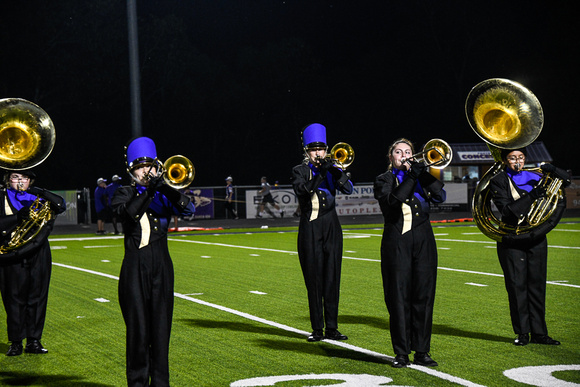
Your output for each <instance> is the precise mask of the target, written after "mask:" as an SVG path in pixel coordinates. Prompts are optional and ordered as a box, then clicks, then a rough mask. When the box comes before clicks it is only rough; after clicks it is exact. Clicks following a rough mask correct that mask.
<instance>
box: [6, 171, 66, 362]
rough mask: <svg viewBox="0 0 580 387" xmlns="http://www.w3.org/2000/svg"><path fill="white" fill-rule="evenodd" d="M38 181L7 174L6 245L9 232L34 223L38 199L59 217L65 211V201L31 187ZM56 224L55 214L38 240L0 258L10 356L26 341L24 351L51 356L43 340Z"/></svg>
mask: <svg viewBox="0 0 580 387" xmlns="http://www.w3.org/2000/svg"><path fill="white" fill-rule="evenodd" d="M35 178H36V174H35V173H34V172H32V171H31V170H8V171H7V172H6V174H5V175H4V183H5V184H6V188H3V189H2V190H0V229H1V233H2V235H1V237H2V239H3V241H2V242H3V246H2V247H5V246H6V243H8V242H10V241H12V239H11V238H12V236H11V234H12V233H13V232H14V231H15V230H16V229H17V228H18V227H19V226H20V225H22V224H25V223H26V222H27V220H29V219H30V213H31V211H35V209H33V208H31V206H33V205H34V204H35V203H36V200H37V199H38V198H40V200H41V202H42V203H46V202H49V203H50V210H51V211H52V212H54V213H56V214H60V213H62V212H64V211H65V209H66V204H65V201H64V199H63V198H62V197H60V196H59V195H56V194H54V193H52V192H50V191H47V190H45V189H42V188H39V187H33V186H32V184H33V182H34V179H35ZM54 221H55V217H54V216H52V215H51V216H50V220H48V223H47V224H46V225H44V226H43V227H42V228H41V229H40V230H39V231H38V234H37V235H36V236H35V237H34V239H32V240H30V241H29V242H27V243H26V244H22V245H20V246H14V248H15V249H14V250H10V251H7V252H6V253H5V254H4V255H0V260H1V261H0V291H1V292H2V301H3V303H4V308H5V309H6V317H7V318H6V321H7V327H8V340H9V341H10V342H11V344H10V347H9V348H8V352H6V355H7V356H18V355H21V354H22V351H23V347H22V342H23V341H24V339H26V347H24V352H26V353H32V354H46V353H47V352H48V350H47V349H45V348H44V347H43V346H42V344H41V342H40V340H41V338H42V332H43V330H44V322H45V319H46V307H47V302H48V288H49V284H50V274H51V266H52V256H51V253H50V245H49V243H48V236H49V234H50V232H51V231H52V227H53V225H54ZM33 231H35V230H33Z"/></svg>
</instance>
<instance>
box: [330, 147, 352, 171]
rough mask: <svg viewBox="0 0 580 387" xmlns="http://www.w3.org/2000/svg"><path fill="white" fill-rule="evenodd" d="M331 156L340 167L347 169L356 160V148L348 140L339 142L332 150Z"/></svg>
mask: <svg viewBox="0 0 580 387" xmlns="http://www.w3.org/2000/svg"><path fill="white" fill-rule="evenodd" d="M330 158H331V160H332V161H334V162H335V163H336V164H337V165H338V166H339V167H340V168H342V169H346V168H348V166H349V165H351V164H352V162H353V161H354V149H353V148H352V146H350V145H348V144H347V143H346V142H339V143H338V144H336V145H335V146H333V147H332V149H331V150H330Z"/></svg>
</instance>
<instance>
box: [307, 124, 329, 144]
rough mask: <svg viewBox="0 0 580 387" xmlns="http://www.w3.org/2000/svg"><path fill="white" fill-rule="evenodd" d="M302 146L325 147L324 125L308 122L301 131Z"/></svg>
mask: <svg viewBox="0 0 580 387" xmlns="http://www.w3.org/2000/svg"><path fill="white" fill-rule="evenodd" d="M302 144H303V145H304V148H306V149H308V148H317V147H326V127H324V126H323V125H321V124H310V125H308V126H307V127H305V128H304V130H303V131H302Z"/></svg>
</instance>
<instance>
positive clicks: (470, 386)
mask: <svg viewBox="0 0 580 387" xmlns="http://www.w3.org/2000/svg"><path fill="white" fill-rule="evenodd" d="M52 264H53V265H55V266H59V267H63V268H66V269H71V270H78V271H81V272H84V273H88V274H93V275H99V276H102V277H106V278H111V279H115V280H119V277H116V276H113V275H110V274H105V273H100V272H98V271H94V270H88V269H84V268H80V267H76V266H70V265H64V264H62V263H57V262H53V263H52ZM174 295H175V297H177V298H181V299H183V300H186V301H190V302H195V303H197V304H199V305H203V306H208V307H210V308H214V309H218V310H221V311H222V312H226V313H230V314H234V315H236V316H240V317H243V318H246V319H248V320H252V321H255V322H258V323H262V324H265V325H269V326H272V327H275V328H279V329H282V330H285V331H288V332H293V333H296V334H299V335H302V336H308V335H309V334H310V332H306V331H303V330H301V329H297V328H294V327H291V326H289V325H284V324H280V323H277V322H275V321H270V320H266V319H264V318H261V317H257V316H254V315H251V314H249V313H245V312H241V311H239V310H235V309H232V308H228V307H226V306H222V305H217V304H213V303H211V302H207V301H203V300H200V299H198V298H193V297H190V296H187V295H185V294H181V293H177V292H175V293H174ZM322 341H324V342H326V343H328V344H331V345H335V346H338V347H342V348H346V349H350V350H352V351H355V352H359V353H363V354H366V355H369V356H373V357H376V358H379V359H383V360H387V361H389V362H392V361H393V360H394V358H393V357H392V356H388V355H385V354H383V353H380V352H374V351H371V350H368V349H365V348H362V347H357V346H356V345H351V344H347V343H344V342H341V341H335V340H327V339H324V340H322ZM409 368H413V369H415V370H417V371H420V372H424V373H426V374H429V375H432V376H435V377H437V378H440V379H443V380H447V381H449V382H452V383H456V384H459V385H461V386H468V387H485V386H483V385H481V384H476V383H473V382H470V381H469V380H465V379H462V378H459V377H457V376H453V375H449V374H446V373H444V372H440V371H436V370H434V369H431V368H429V367H423V366H419V365H415V364H412V365H410V366H409Z"/></svg>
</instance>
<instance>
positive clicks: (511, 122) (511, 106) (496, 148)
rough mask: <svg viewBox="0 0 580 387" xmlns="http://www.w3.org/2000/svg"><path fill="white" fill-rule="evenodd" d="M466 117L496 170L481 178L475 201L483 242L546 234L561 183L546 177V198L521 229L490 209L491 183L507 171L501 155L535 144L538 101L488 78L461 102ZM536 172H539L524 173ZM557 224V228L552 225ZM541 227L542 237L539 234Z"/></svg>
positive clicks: (516, 85)
mask: <svg viewBox="0 0 580 387" xmlns="http://www.w3.org/2000/svg"><path fill="white" fill-rule="evenodd" d="M465 114H466V116H467V120H468V121H469V124H470V125H471V128H472V129H473V130H474V131H475V133H476V134H477V135H478V136H479V137H480V138H481V139H482V140H483V141H485V142H486V143H487V146H488V148H489V150H490V152H491V154H492V156H493V158H494V161H495V164H494V165H493V166H492V167H491V168H490V169H489V170H488V171H487V172H486V173H485V174H484V176H483V177H482V178H481V181H480V182H479V183H478V184H477V187H476V189H475V193H474V195H473V202H472V211H473V218H474V221H475V222H476V224H477V226H478V227H479V229H480V230H481V232H482V233H483V234H484V235H486V236H487V237H489V238H491V239H493V240H495V241H502V240H504V238H506V237H507V238H511V239H517V238H518V237H531V236H533V234H534V233H541V234H545V233H547V232H548V231H549V230H551V228H553V226H554V225H555V223H553V222H551V223H553V225H551V226H549V227H548V223H546V227H542V226H543V225H544V223H545V222H546V221H547V220H548V219H550V218H551V217H552V215H554V216H559V217H561V216H562V212H563V211H556V208H557V204H558V200H559V199H560V198H562V197H563V192H562V190H561V188H560V187H561V185H562V180H561V179H558V178H556V177H553V176H550V175H551V174H544V177H543V178H542V179H541V181H540V183H539V184H542V185H544V186H545V187H546V189H547V194H546V197H545V198H540V199H538V200H536V201H535V202H534V204H533V205H532V209H531V210H530V212H529V213H528V215H527V216H526V218H525V219H521V222H520V225H518V226H511V225H508V224H505V223H504V222H502V221H501V220H500V219H499V218H498V217H497V216H496V215H495V214H494V212H493V210H492V208H491V194H490V193H489V189H488V188H489V187H488V186H489V182H490V181H491V179H492V178H493V177H494V176H495V175H497V174H498V173H500V172H501V171H503V170H504V169H505V165H503V163H502V160H501V149H518V148H523V147H526V146H528V145H530V144H531V143H532V142H534V141H535V140H536V138H538V136H539V135H540V132H541V130H542V127H543V125H544V113H543V110H542V106H541V105H540V102H539V101H538V99H537V98H536V96H535V95H534V94H533V93H532V92H531V91H530V90H528V89H526V88H525V87H524V86H522V85H521V84H519V83H517V82H514V81H511V80H508V79H501V78H492V79H488V80H485V81H483V82H481V83H479V84H477V85H476V86H475V87H473V89H472V90H471V91H470V93H469V95H468V96H467V100H466V102H465ZM526 170H528V171H535V172H539V170H540V169H539V168H526ZM556 223H557V222H556ZM540 227H541V232H540V229H539V228H540Z"/></svg>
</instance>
